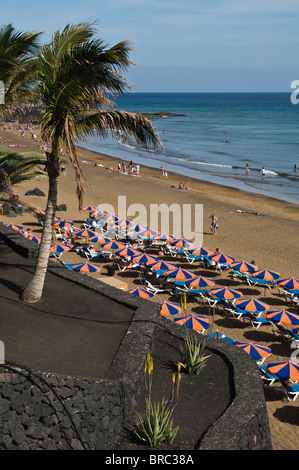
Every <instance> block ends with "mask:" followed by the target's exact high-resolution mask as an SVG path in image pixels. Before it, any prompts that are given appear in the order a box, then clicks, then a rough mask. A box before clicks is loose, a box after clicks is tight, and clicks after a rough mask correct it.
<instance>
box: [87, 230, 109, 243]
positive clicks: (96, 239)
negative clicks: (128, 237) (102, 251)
mask: <svg viewBox="0 0 299 470" xmlns="http://www.w3.org/2000/svg"><path fill="white" fill-rule="evenodd" d="M88 241H90V242H91V243H100V244H101V243H108V242H110V239H109V238H106V237H103V236H102V235H100V234H99V233H97V234H95V236H94V237H90V238H89V239H88Z"/></svg>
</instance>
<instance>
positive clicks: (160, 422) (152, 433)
mask: <svg viewBox="0 0 299 470" xmlns="http://www.w3.org/2000/svg"><path fill="white" fill-rule="evenodd" d="M173 411H174V406H171V405H170V404H169V402H168V401H167V400H165V398H164V397H163V398H162V401H161V402H154V403H152V402H151V401H150V400H149V398H146V413H145V418H143V417H142V416H141V414H140V413H138V412H136V414H137V416H138V419H139V423H138V425H137V428H136V430H135V435H136V436H137V438H138V439H139V440H140V441H141V442H144V443H147V444H149V445H150V447H156V446H157V445H159V444H161V443H162V442H165V443H166V444H172V443H173V441H174V439H175V437H176V435H177V433H178V430H179V426H176V427H173V419H172V414H173Z"/></svg>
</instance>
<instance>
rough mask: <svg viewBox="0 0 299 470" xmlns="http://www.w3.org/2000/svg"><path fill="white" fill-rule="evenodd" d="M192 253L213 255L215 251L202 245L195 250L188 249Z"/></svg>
mask: <svg viewBox="0 0 299 470" xmlns="http://www.w3.org/2000/svg"><path fill="white" fill-rule="evenodd" d="M188 251H189V252H190V253H191V254H192V255H195V256H211V255H214V251H213V250H210V249H209V248H205V247H203V246H200V247H198V248H195V249H194V250H188Z"/></svg>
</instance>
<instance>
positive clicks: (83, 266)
mask: <svg viewBox="0 0 299 470" xmlns="http://www.w3.org/2000/svg"><path fill="white" fill-rule="evenodd" d="M72 269H73V270H74V271H80V272H81V273H95V272H97V271H98V272H99V271H101V268H100V266H97V265H96V264H92V263H79V264H73V265H72Z"/></svg>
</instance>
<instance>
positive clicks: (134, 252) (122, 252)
mask: <svg viewBox="0 0 299 470" xmlns="http://www.w3.org/2000/svg"><path fill="white" fill-rule="evenodd" d="M115 254H116V255H119V256H139V255H142V253H141V252H140V251H138V250H135V249H134V248H131V247H129V246H125V248H122V249H120V250H117V251H116V252H115Z"/></svg>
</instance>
